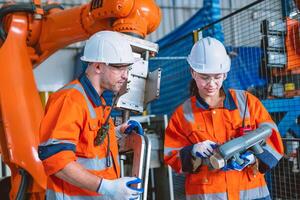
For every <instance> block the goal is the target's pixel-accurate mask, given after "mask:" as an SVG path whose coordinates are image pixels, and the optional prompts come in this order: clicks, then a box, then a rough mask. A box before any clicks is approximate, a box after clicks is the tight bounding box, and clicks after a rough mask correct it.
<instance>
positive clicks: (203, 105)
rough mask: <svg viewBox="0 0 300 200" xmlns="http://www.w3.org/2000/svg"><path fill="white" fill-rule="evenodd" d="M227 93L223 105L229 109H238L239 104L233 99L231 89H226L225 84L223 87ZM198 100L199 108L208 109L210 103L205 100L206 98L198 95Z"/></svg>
mask: <svg viewBox="0 0 300 200" xmlns="http://www.w3.org/2000/svg"><path fill="white" fill-rule="evenodd" d="M221 90H223V92H224V94H225V99H224V101H223V107H224V108H226V109H228V110H235V109H237V105H236V103H235V102H234V100H233V97H232V95H231V94H230V92H229V90H228V89H226V88H225V87H224V86H223V87H222V88H221ZM196 98H197V101H196V105H197V107H198V108H202V109H203V110H208V109H209V105H208V104H207V103H206V102H205V100H204V99H203V98H202V97H200V96H199V95H196Z"/></svg>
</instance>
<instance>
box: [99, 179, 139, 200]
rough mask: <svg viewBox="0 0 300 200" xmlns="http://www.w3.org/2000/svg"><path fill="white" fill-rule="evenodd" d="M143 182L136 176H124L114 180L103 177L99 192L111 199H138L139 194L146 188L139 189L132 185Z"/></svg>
mask: <svg viewBox="0 0 300 200" xmlns="http://www.w3.org/2000/svg"><path fill="white" fill-rule="evenodd" d="M141 182H142V180H141V179H139V178H136V177H123V178H119V179H114V180H108V179H102V182H101V185H100V187H99V189H98V191H97V192H98V193H99V194H102V195H104V197H107V199H110V200H133V199H138V198H139V196H140V195H141V194H142V193H143V192H144V189H143V188H141V189H137V188H134V187H132V186H131V185H132V184H138V183H141ZM105 199H106V198H105Z"/></svg>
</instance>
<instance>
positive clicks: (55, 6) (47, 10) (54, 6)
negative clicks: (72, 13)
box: [43, 3, 65, 12]
mask: <svg viewBox="0 0 300 200" xmlns="http://www.w3.org/2000/svg"><path fill="white" fill-rule="evenodd" d="M54 8H58V9H61V10H64V9H65V8H64V7H63V6H62V5H61V4H56V3H55V4H48V5H45V6H43V9H44V11H45V12H49V11H50V10H52V9H54Z"/></svg>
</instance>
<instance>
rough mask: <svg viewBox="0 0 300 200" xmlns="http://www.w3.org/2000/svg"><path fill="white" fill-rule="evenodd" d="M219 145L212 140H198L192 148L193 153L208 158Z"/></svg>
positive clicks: (195, 155)
mask: <svg viewBox="0 0 300 200" xmlns="http://www.w3.org/2000/svg"><path fill="white" fill-rule="evenodd" d="M216 147H217V144H216V143H215V142H213V141H210V140H205V141H204V142H198V143H197V144H194V146H193V149H192V155H193V156H194V157H196V158H197V157H198V158H207V157H209V156H211V155H212V153H213V150H214V149H215V148H216Z"/></svg>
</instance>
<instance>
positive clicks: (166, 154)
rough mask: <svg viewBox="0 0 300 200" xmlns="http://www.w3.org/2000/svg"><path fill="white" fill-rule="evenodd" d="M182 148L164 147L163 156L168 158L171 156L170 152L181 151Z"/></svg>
mask: <svg viewBox="0 0 300 200" xmlns="http://www.w3.org/2000/svg"><path fill="white" fill-rule="evenodd" d="M181 149H182V148H170V147H165V148H164V155H165V156H170V155H172V154H171V152H172V151H179V150H181Z"/></svg>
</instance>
